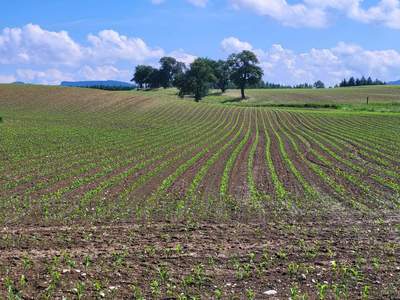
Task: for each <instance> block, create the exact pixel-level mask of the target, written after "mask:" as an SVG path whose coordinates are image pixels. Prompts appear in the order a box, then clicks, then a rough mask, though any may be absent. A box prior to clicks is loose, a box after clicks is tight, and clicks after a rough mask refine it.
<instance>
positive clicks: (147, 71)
mask: <svg viewBox="0 0 400 300" xmlns="http://www.w3.org/2000/svg"><path fill="white" fill-rule="evenodd" d="M153 72H154V68H153V67H151V66H146V65H138V66H136V69H135V74H134V75H133V78H132V80H131V81H134V82H136V83H137V84H138V85H139V88H141V89H142V88H145V87H146V84H147V83H148V80H149V77H150V75H151V73H153Z"/></svg>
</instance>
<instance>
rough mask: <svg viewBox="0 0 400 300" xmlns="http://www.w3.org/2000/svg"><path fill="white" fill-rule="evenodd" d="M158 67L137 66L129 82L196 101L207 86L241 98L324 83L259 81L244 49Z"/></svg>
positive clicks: (354, 82)
mask: <svg viewBox="0 0 400 300" xmlns="http://www.w3.org/2000/svg"><path fill="white" fill-rule="evenodd" d="M159 64H160V67H159V68H155V67H152V66H149V65H138V66H137V67H136V69H135V72H134V76H133V78H132V80H131V81H134V82H136V84H137V86H138V89H156V88H160V87H162V88H170V87H175V88H177V89H178V95H179V96H180V97H182V98H183V97H185V96H193V97H194V99H195V100H196V101H200V100H201V99H202V98H203V97H204V96H206V95H207V94H208V92H209V90H210V89H220V90H221V92H222V93H224V92H225V91H226V90H227V89H228V88H239V89H240V91H241V98H242V99H245V98H246V95H245V89H247V88H262V89H288V88H292V89H312V88H316V89H323V88H325V84H324V83H323V82H322V81H321V80H318V81H316V82H315V83H314V84H309V83H303V84H297V85H293V86H290V85H281V84H274V83H270V82H264V81H263V80H262V77H263V75H264V74H263V71H262V69H261V68H260V67H259V60H258V58H257V56H256V55H255V54H254V53H253V52H251V51H248V50H245V51H242V52H240V53H234V54H231V55H230V56H229V57H228V58H227V60H212V59H209V58H204V57H200V58H197V59H195V60H194V61H193V62H192V63H191V64H190V65H189V66H186V65H185V64H184V63H183V62H179V61H177V60H176V59H175V58H173V57H162V58H161V59H160V61H159ZM382 84H385V83H384V82H382V81H380V80H378V79H376V80H374V81H373V80H372V79H371V77H368V78H365V77H364V76H363V77H361V78H354V77H350V79H349V80H347V79H344V80H343V81H342V82H341V83H340V84H339V85H335V87H350V86H363V85H382Z"/></svg>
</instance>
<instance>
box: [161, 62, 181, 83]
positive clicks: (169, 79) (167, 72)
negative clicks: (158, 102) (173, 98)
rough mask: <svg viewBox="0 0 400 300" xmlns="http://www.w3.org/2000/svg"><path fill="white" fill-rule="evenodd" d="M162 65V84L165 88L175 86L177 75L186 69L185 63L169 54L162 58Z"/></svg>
mask: <svg viewBox="0 0 400 300" xmlns="http://www.w3.org/2000/svg"><path fill="white" fill-rule="evenodd" d="M160 65H161V67H160V85H161V86H162V87H163V88H165V89H166V88H168V87H171V86H173V82H174V80H175V77H176V76H177V75H178V74H181V73H183V71H184V69H185V64H184V63H181V62H179V61H177V60H176V59H175V58H173V57H167V56H166V57H162V58H161V59H160Z"/></svg>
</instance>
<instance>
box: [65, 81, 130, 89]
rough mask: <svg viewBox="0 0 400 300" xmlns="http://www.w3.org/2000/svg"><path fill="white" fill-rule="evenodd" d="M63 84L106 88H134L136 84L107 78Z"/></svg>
mask: <svg viewBox="0 0 400 300" xmlns="http://www.w3.org/2000/svg"><path fill="white" fill-rule="evenodd" d="M60 85H61V86H67V87H82V88H98V89H106V90H108V89H109V90H126V89H134V88H135V87H136V86H135V85H133V84H130V83H127V82H123V81H115V80H106V81H63V82H61V84H60Z"/></svg>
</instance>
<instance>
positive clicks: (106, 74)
mask: <svg viewBox="0 0 400 300" xmlns="http://www.w3.org/2000/svg"><path fill="white" fill-rule="evenodd" d="M77 75H78V76H77V77H78V78H80V79H81V80H83V79H84V80H109V79H114V80H122V81H127V80H128V79H129V78H130V76H132V74H131V72H130V71H129V70H120V69H118V68H116V67H115V66H111V65H104V66H96V67H91V66H84V67H82V68H81V69H80V70H79V71H78V72H77Z"/></svg>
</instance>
